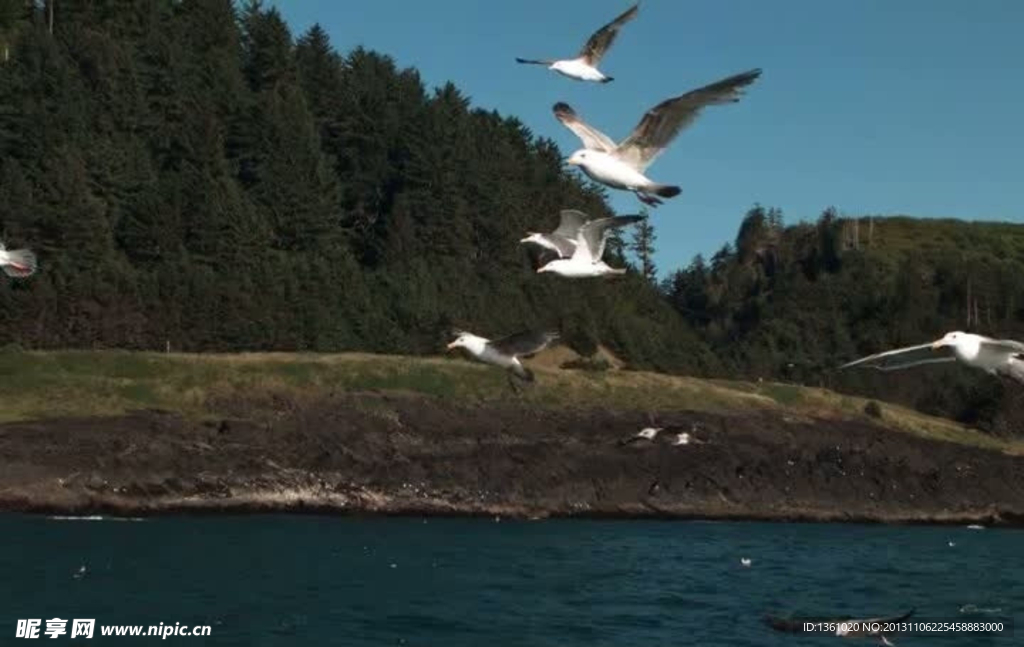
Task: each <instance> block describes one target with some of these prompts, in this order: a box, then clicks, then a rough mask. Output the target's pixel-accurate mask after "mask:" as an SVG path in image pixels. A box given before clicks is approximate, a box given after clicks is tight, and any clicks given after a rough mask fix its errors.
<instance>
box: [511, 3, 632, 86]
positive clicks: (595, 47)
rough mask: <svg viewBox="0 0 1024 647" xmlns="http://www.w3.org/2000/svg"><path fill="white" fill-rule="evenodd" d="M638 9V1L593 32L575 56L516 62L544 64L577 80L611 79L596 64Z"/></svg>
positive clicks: (602, 80) (519, 59)
mask: <svg viewBox="0 0 1024 647" xmlns="http://www.w3.org/2000/svg"><path fill="white" fill-rule="evenodd" d="M638 11H640V4H639V3H637V4H635V5H633V6H632V7H631V8H629V9H627V10H626V11H625V12H624V13H623V14H622V15H620V16H619V17H618V18H616V19H615V20H613V21H611V22H610V23H608V24H607V25H605V26H604V27H601V28H600V29H598V30H597V31H596V32H594V33H593V34H592V35H591V36H590V38H589V39H588V40H587V43H586V45H584V46H583V49H582V50H580V53H579V54H578V55H577V56H576V58H571V59H564V60H538V59H532V58H516V62H517V63H527V64H530V65H546V66H548V69H549V70H552V71H555V72H558V73H559V74H561V75H563V76H567V77H569V78H570V79H575V80H577V81H596V82H598V83H608V82H609V81H613V80H614V79H613V78H612V77H610V76H606V75H605V74H604V73H603V72H601V71H600V70H599V69H597V66H598V64H599V63H600V62H601V58H602V57H604V55H605V53H606V52H607V51H608V49H609V48H610V47H611V46H612V43H613V42H615V37H616V36H618V35H619V28H620V27H622V26H623V25H625V24H626V23H627V22H629V21H630V20H632V19H633V18H635V17H636V14H637V12H638Z"/></svg>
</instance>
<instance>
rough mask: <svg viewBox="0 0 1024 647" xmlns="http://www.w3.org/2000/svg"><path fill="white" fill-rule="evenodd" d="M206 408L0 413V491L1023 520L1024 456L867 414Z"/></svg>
mask: <svg viewBox="0 0 1024 647" xmlns="http://www.w3.org/2000/svg"><path fill="white" fill-rule="evenodd" d="M217 408H218V410H222V411H227V412H230V416H229V417H227V418H225V419H223V420H213V421H206V422H192V421H188V420H185V419H183V418H181V417H178V416H176V415H173V414H169V413H166V412H156V411H146V412H136V413H133V414H131V415H127V416H123V417H119V418H109V419H107V418H94V419H60V420H46V421H40V422H32V423H18V424H8V425H3V426H0V465H3V469H2V470H0V507H2V508H5V509H8V510H11V509H16V510H26V511H40V512H43V511H47V512H61V513H75V514H81V513H87V512H113V513H122V514H145V513H155V512H170V511H182V510H194V511H203V510H210V511H214V510H217V511H221V510H225V511H226V510H236V511H250V510H311V511H333V512H352V513H357V512H359V513H364V512H366V513H384V514H480V515H511V516H524V517H533V516H539V517H543V516H552V515H557V516H573V515H583V516H622V517H628V516H659V517H706V518H746V519H780V520H797V519H807V520H850V521H853V520H859V521H907V522H957V523H966V522H974V521H977V522H981V523H1013V524H1019V523H1022V522H1024V457H1014V456H1009V455H1005V454H1002V453H998V452H994V451H989V450H983V449H977V448H972V447H965V446H961V445H956V444H952V443H944V442H936V441H930V440H924V439H920V438H916V437H913V436H910V435H907V434H903V433H897V432H892V431H887V430H885V429H883V428H881V427H879V426H876V425H875V424H873V423H871V422H868V421H859V420H847V421H836V420H814V419H800V420H796V419H790V418H787V417H785V416H784V415H783V414H781V413H778V412H771V411H761V412H746V413H742V414H736V413H722V414H708V413H697V412H687V411H676V412H660V413H659V414H658V423H659V424H660V425H663V426H668V425H673V426H678V428H679V430H683V431H687V430H693V431H692V433H693V435H694V437H695V438H696V439H698V442H694V443H691V444H687V445H679V446H675V445H673V444H672V440H673V438H674V434H672V433H669V432H663V433H662V434H661V435H659V436H658V437H657V438H655V440H654V441H643V442H636V443H630V444H628V445H625V446H620V444H619V441H621V440H623V439H625V438H628V437H629V436H631V435H632V434H635V433H636V431H637V430H638V429H640V428H641V427H643V426H645V425H646V423H647V418H646V415H645V414H644V413H641V412H621V411H603V410H584V411H575V410H561V411H537V410H533V409H530V408H527V407H525V406H520V405H515V404H476V405H469V406H460V405H457V404H455V403H450V402H446V401H442V400H437V399H433V398H427V397H420V396H416V395H404V394H378V393H362V394H344V395H339V396H337V397H334V398H332V399H330V400H327V401H320V402H316V403H313V404H304V405H302V406H300V405H299V404H298V403H294V402H283V401H282V402H275V403H273V404H272V406H269V407H268V403H266V402H259V403H256V402H246V401H232V402H221V403H218V407H217ZM254 410H258V411H262V412H266V411H272V412H273V413H272V414H267V413H262V414H260V415H258V416H254V415H250V412H251V411H254Z"/></svg>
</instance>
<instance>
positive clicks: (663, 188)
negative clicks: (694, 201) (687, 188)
mask: <svg viewBox="0 0 1024 647" xmlns="http://www.w3.org/2000/svg"><path fill="white" fill-rule="evenodd" d="M682 192H683V190H682V189H680V188H679V187H677V186H674V185H660V186H658V187H655V189H654V193H655V194H656V195H657V196H658V197H660V198H674V197H676V196H677V195H679V194H680V193H682Z"/></svg>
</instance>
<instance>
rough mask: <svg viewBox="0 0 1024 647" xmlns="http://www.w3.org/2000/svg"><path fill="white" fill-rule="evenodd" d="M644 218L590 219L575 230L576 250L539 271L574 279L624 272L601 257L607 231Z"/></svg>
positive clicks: (606, 238) (538, 270)
mask: <svg viewBox="0 0 1024 647" xmlns="http://www.w3.org/2000/svg"><path fill="white" fill-rule="evenodd" d="M643 219H644V216H612V217H610V218H598V219H597V220H591V221H590V222H588V223H586V224H584V225H583V226H582V227H580V228H579V231H577V232H576V249H575V250H574V251H573V253H572V256H570V257H569V258H556V259H554V260H552V261H549V262H548V263H547V264H546V265H543V266H542V267H540V268H538V269H537V272H538V273H541V272H554V273H555V274H560V275H562V276H565V277H568V278H574V279H578V278H586V277H591V276H611V275H616V274H625V273H626V270H625V268H615V267H610V266H609V265H608V264H607V263H605V262H604V261H603V260H601V257H602V256H604V248H605V244H606V243H607V242H608V233H609V230H610V229H611V228H612V227H623V226H625V225H629V224H632V223H634V222H638V221H640V220H643Z"/></svg>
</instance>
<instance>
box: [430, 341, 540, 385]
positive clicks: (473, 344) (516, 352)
mask: <svg viewBox="0 0 1024 647" xmlns="http://www.w3.org/2000/svg"><path fill="white" fill-rule="evenodd" d="M456 334H457V335H458V336H457V337H456V338H455V341H453V342H452V343H450V344H448V350H453V349H455V348H465V349H466V350H467V351H468V352H469V354H470V355H472V356H473V357H474V358H476V359H478V360H480V361H481V362H486V363H487V364H494V365H495V366H500V367H502V368H504V369H507V370H508V371H509V383H510V384H511V385H512V388H513V389H516V390H518V387H517V386H516V383H515V382H514V381H512V376H513V375H515V376H516V377H518V378H519V379H521V380H523V381H525V382H532V381H533V372H532V371H531V370H530V369H528V368H526V367H525V366H523V365H522V363H521V362H520V361H519V358H520V357H530V356H531V355H534V354H536V353H539V352H540V351H542V350H544V349H545V348H547V347H548V346H550V345H551V343H552V342H554V341H555V340H557V339H558V337H559V335H558V333H556V332H538V331H524V332H518V333H515V334H513V335H509V336H508V337H502V338H501V339H495V340H493V341H492V340H490V339H485V338H484V337H479V336H477V335H474V334H473V333H468V332H461V331H460V332H457V333H456Z"/></svg>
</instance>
